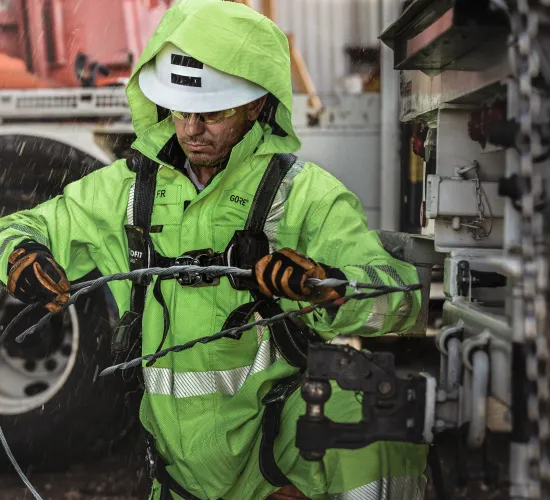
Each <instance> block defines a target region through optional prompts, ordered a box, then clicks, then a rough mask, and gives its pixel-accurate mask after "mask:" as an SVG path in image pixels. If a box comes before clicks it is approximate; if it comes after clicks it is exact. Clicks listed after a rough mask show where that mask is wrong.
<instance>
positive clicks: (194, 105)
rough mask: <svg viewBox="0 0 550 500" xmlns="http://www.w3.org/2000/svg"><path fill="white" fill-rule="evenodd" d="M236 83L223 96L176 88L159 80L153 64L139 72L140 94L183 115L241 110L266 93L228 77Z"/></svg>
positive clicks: (250, 83)
mask: <svg viewBox="0 0 550 500" xmlns="http://www.w3.org/2000/svg"><path fill="white" fill-rule="evenodd" d="M227 76H228V77H229V78H233V79H235V81H236V82H237V84H236V85H235V86H231V85H229V86H228V87H227V88H225V89H224V90H223V91H222V92H204V91H203V90H202V89H200V88H199V89H198V88H196V87H181V88H175V86H174V85H170V86H168V85H165V84H163V83H162V82H161V81H159V80H158V78H157V76H156V74H155V69H154V64H147V65H146V66H144V67H143V68H142V69H141V71H140V72H139V86H140V88H141V91H142V92H143V94H144V95H145V97H147V99H149V100H150V101H152V102H154V103H155V104H157V105H159V106H162V107H163V108H166V109H173V110H176V111H183V112H185V113H210V112H213V111H223V110H226V109H231V108H236V107H238V106H243V105H244V104H248V103H249V102H252V101H255V100H256V99H259V98H260V97H263V96H264V95H266V94H267V93H268V92H267V90H265V89H264V88H262V87H260V86H259V85H256V84H255V83H252V82H248V81H247V80H244V79H243V78H238V77H235V76H233V75H229V74H227Z"/></svg>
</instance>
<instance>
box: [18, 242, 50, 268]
mask: <svg viewBox="0 0 550 500" xmlns="http://www.w3.org/2000/svg"><path fill="white" fill-rule="evenodd" d="M21 249H23V250H25V253H21V257H23V256H24V255H25V254H27V253H30V252H37V253H41V254H45V255H47V256H49V257H51V258H52V259H53V255H52V252H51V251H50V249H49V248H48V247H47V246H45V245H42V244H41V243H38V242H36V241H34V240H24V241H22V242H21V243H19V245H17V246H16V247H15V248H14V249H13V252H15V251H17V250H21ZM13 252H12V253H13ZM17 260H18V259H16V260H14V261H13V262H10V261H9V259H8V275H9V273H10V271H11V268H12V267H13V266H14V264H15V263H16V262H17Z"/></svg>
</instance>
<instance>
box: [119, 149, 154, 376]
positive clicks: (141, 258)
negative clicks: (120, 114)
mask: <svg viewBox="0 0 550 500" xmlns="http://www.w3.org/2000/svg"><path fill="white" fill-rule="evenodd" d="M126 165H127V166H128V168H129V169H130V170H132V171H133V172H135V174H136V179H135V183H134V198H133V210H132V216H133V221H129V222H133V224H130V223H128V224H126V225H125V226H124V229H125V231H126V236H127V239H128V252H129V264H130V270H131V271H134V270H136V269H142V268H144V267H148V266H149V264H150V261H151V256H152V252H153V244H152V242H151V238H150V236H149V232H150V227H151V217H152V214H153V204H154V200H155V189H156V182H157V170H158V166H157V163H156V162H154V161H153V160H151V159H150V158H148V157H146V156H145V155H143V154H141V153H135V154H134V155H133V156H132V157H130V158H129V159H128V160H127V161H126ZM129 202H130V200H129ZM149 283H150V280H143V281H141V282H137V281H134V282H133V283H132V291H131V295H130V310H129V311H127V312H126V313H125V314H124V315H123V316H122V318H121V319H120V320H119V322H118V324H117V326H116V327H115V331H114V334H113V341H112V345H111V347H112V351H113V353H114V354H115V357H117V356H118V355H126V358H127V359H128V358H130V357H135V356H139V355H140V354H141V352H140V351H141V329H142V321H141V320H142V316H143V311H144V309H145V297H146V294H147V286H148V285H149ZM128 346H132V347H131V348H130V349H128ZM136 351H137V352H136ZM138 371H139V370H138Z"/></svg>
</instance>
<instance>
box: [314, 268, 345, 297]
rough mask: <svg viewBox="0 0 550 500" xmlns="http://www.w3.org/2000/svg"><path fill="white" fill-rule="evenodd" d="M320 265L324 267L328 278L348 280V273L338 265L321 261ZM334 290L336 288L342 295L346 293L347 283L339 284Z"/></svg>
mask: <svg viewBox="0 0 550 500" xmlns="http://www.w3.org/2000/svg"><path fill="white" fill-rule="evenodd" d="M319 265H320V266H321V267H322V268H323V271H325V274H326V275H327V278H333V279H337V280H344V281H347V279H348V278H347V277H346V275H345V274H344V273H343V272H342V271H341V270H340V269H338V268H337V267H332V266H327V265H326V264H322V263H321V262H319ZM334 290H336V293H338V295H340V297H343V296H344V295H346V285H340V286H337V287H335V288H334Z"/></svg>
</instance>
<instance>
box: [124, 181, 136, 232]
mask: <svg viewBox="0 0 550 500" xmlns="http://www.w3.org/2000/svg"><path fill="white" fill-rule="evenodd" d="M135 191H136V181H135V180H134V181H133V182H132V185H131V186H130V193H129V194H128V206H127V207H126V216H127V217H128V224H130V225H131V226H133V225H134V201H135Z"/></svg>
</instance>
